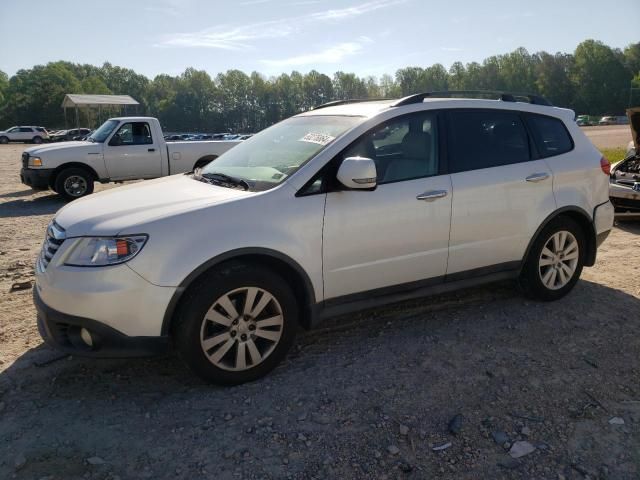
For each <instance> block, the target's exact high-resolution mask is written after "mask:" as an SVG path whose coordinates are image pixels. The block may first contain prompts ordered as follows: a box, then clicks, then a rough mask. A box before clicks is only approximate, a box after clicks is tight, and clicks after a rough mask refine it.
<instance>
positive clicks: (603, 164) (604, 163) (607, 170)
mask: <svg viewBox="0 0 640 480" xmlns="http://www.w3.org/2000/svg"><path fill="white" fill-rule="evenodd" d="M600 168H601V169H602V173H604V174H605V175H611V164H610V163H609V160H607V159H606V158H604V157H602V158H601V159H600Z"/></svg>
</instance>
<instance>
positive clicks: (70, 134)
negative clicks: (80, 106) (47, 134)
mask: <svg viewBox="0 0 640 480" xmlns="http://www.w3.org/2000/svg"><path fill="white" fill-rule="evenodd" d="M91 131H92V130H91V129H90V128H72V129H70V130H60V131H58V132H56V133H55V134H53V135H52V136H51V141H52V142H70V141H72V140H82V139H83V138H84V137H86V136H87V135H89V134H90V133H91Z"/></svg>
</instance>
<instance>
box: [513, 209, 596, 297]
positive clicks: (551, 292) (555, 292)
mask: <svg viewBox="0 0 640 480" xmlns="http://www.w3.org/2000/svg"><path fill="white" fill-rule="evenodd" d="M585 247H586V241H585V235H584V232H583V230H582V228H581V227H580V225H579V224H578V223H577V222H575V221H574V220H572V219H571V218H567V217H558V218H555V219H553V220H551V222H549V224H548V225H547V226H546V227H545V228H544V229H543V230H542V232H540V234H539V235H538V238H536V240H535V242H534V243H533V245H532V247H531V251H530V252H529V256H528V257H527V260H526V262H525V266H524V268H523V270H522V273H521V275H520V285H521V287H522V289H523V290H524V292H525V294H526V295H528V296H529V297H532V298H535V299H537V300H546V301H549V300H557V299H559V298H561V297H564V296H565V295H566V294H567V293H569V292H570V291H571V289H572V288H573V287H574V286H575V284H576V282H577V281H578V279H579V278H580V273H581V272H582V267H583V265H584V259H585V254H586V251H585Z"/></svg>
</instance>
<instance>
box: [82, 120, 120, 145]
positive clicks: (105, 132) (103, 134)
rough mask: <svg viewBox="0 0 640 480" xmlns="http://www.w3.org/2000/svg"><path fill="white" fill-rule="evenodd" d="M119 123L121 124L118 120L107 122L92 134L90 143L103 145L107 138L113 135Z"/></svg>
mask: <svg viewBox="0 0 640 480" xmlns="http://www.w3.org/2000/svg"><path fill="white" fill-rule="evenodd" d="M118 123H120V122H118V120H107V121H106V122H104V123H103V124H102V125H100V128H98V129H97V130H96V131H95V132H93V133H92V134H91V136H90V137H89V138H88V140H89V141H90V142H96V143H103V142H104V141H105V140H106V139H107V137H109V135H111V132H113V129H114V128H116V127H117V126H118Z"/></svg>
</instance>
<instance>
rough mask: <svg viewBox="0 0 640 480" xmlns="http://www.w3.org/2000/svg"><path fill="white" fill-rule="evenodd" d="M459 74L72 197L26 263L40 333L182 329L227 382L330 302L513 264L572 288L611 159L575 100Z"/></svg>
mask: <svg viewBox="0 0 640 480" xmlns="http://www.w3.org/2000/svg"><path fill="white" fill-rule="evenodd" d="M465 93H467V92H462V93H461V94H460V95H458V96H456V95H455V94H452V93H450V92H449V93H446V94H436V93H425V94H417V95H412V96H409V97H406V98H403V99H400V100H395V101H394V100H383V101H366V102H356V101H341V102H333V103H331V104H326V105H321V106H320V107H317V108H316V109H314V110H311V111H309V112H305V113H301V114H300V115H296V116H294V117H292V118H289V119H287V120H284V121H282V122H280V123H278V124H276V125H274V126H272V127H270V128H268V129H266V130H264V131H262V132H261V133H259V134H257V135H255V136H253V137H252V138H250V139H248V140H246V141H245V142H243V143H241V144H240V145H238V146H237V147H236V148H234V149H232V150H230V151H228V152H226V153H225V154H224V155H222V156H221V157H219V158H218V159H217V160H215V161H214V162H212V163H210V164H209V165H207V166H206V167H205V168H204V169H202V170H197V171H196V172H193V173H189V174H183V175H174V176H171V177H167V178H162V179H158V180H152V181H146V182H144V183H139V184H133V185H129V186H124V187H121V188H118V189H113V190H109V191H105V192H102V193H99V194H94V195H91V196H89V197H86V198H83V199H80V200H78V201H75V202H73V203H71V204H69V205H67V206H65V207H64V208H62V209H61V210H60V211H59V212H58V213H57V215H56V217H55V218H54V219H53V220H52V222H51V223H50V225H49V227H48V229H47V232H46V239H45V242H44V245H43V248H42V252H41V254H40V257H39V258H38V260H37V265H36V270H37V272H36V285H35V289H34V298H35V303H36V306H37V310H38V326H39V329H40V332H41V335H42V336H43V338H44V339H45V340H46V341H47V342H49V343H50V344H52V345H54V346H55V347H57V348H58V349H61V350H63V351H65V352H69V353H73V354H86V355H92V356H103V357H113V356H141V355H149V354H156V353H161V352H164V351H166V350H167V349H169V348H170V347H174V348H175V349H177V351H178V353H179V354H180V356H181V357H182V358H183V359H184V360H185V361H186V363H187V364H188V365H189V366H190V367H191V368H192V369H193V370H194V371H195V372H196V373H197V374H198V375H200V376H201V377H203V378H204V379H206V380H208V381H211V382H214V383H222V384H238V383H242V382H246V381H251V380H254V379H257V378H259V377H261V376H263V375H264V374H266V373H267V372H269V371H270V370H271V369H273V368H274V367H275V366H276V365H277V364H278V362H280V361H281V360H282V358H283V357H284V356H285V354H286V352H287V350H288V349H289V348H290V346H291V345H292V342H293V340H294V336H295V333H296V329H297V328H298V327H299V326H301V327H303V328H311V327H312V326H314V325H316V324H317V323H318V322H320V321H321V320H322V319H324V318H327V317H330V316H334V315H337V314H343V313H346V312H350V311H355V310H360V309H365V308H371V307H376V306H379V305H383V304H387V303H391V302H397V301H400V300H405V299H409V298H416V297H423V296H426V295H429V294H431V293H434V292H443V291H449V290H453V289H458V288H463V287H468V286H472V285H476V284H480V283H485V282H491V281H497V280H505V279H517V281H518V283H519V285H520V287H521V288H522V290H523V292H524V293H525V294H526V295H528V296H530V297H533V298H535V299H539V300H556V299H559V298H561V297H563V296H564V295H566V294H567V293H568V292H569V291H570V290H571V289H572V288H573V287H574V285H575V283H576V282H577V280H578V278H579V276H580V273H581V271H582V268H583V267H584V266H591V265H593V264H594V262H595V258H596V250H597V248H598V246H599V245H600V244H601V243H602V242H603V241H604V239H605V238H606V236H607V235H608V234H609V231H610V230H611V228H612V224H613V207H612V205H611V203H610V202H609V196H608V186H609V176H608V172H609V164H608V162H606V160H604V159H603V158H602V156H601V155H600V153H599V152H598V150H596V148H595V147H594V146H593V145H592V144H591V142H590V141H589V140H588V139H587V138H586V137H585V135H584V134H583V133H582V132H581V131H580V129H579V127H578V126H577V125H576V124H575V122H574V121H573V118H574V116H575V115H574V113H573V112H572V111H570V110H566V109H562V108H556V107H553V106H551V105H550V104H549V103H548V102H547V101H546V100H545V99H544V98H541V97H538V96H533V95H513V94H507V93H497V94H495V97H492V98H477V97H481V96H482V95H475V97H476V98H465V97H468V96H469V95H465ZM488 96H491V95H488Z"/></svg>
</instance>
